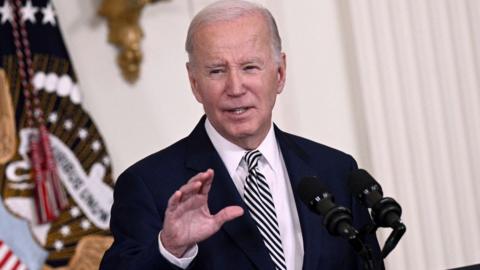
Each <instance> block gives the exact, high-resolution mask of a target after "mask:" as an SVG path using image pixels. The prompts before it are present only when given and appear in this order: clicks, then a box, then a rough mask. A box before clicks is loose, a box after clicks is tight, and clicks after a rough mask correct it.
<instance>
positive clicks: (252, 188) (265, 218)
mask: <svg viewBox="0 0 480 270" xmlns="http://www.w3.org/2000/svg"><path fill="white" fill-rule="evenodd" d="M260 157H262V153H260V151H258V150H253V151H249V152H247V153H246V154H245V156H244V159H245V162H246V163H247V165H248V176H247V179H246V181H245V191H244V200H245V204H246V205H247V207H248V210H249V212H250V215H251V216H252V218H253V219H254V220H255V223H257V228H258V230H259V231H260V234H261V235H262V237H263V242H264V243H265V246H266V247H267V249H268V252H269V254H270V257H271V258H272V260H273V262H274V263H275V269H278V270H286V269H287V267H286V265H285V257H284V255H283V248H282V240H281V238H280V230H279V227H278V222H277V215H276V214H275V205H274V203H273V198H272V194H271V193H270V188H269V187H268V183H267V182H266V181H265V176H264V175H263V174H262V173H261V172H260V171H259V170H258V160H259V159H260Z"/></svg>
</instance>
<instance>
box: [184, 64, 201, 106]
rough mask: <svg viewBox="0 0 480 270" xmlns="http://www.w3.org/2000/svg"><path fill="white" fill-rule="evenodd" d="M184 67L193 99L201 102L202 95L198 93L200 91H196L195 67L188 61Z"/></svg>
mask: <svg viewBox="0 0 480 270" xmlns="http://www.w3.org/2000/svg"><path fill="white" fill-rule="evenodd" d="M186 67H187V72H188V80H189V81H190V88H191V89H192V93H193V95H194V96H195V99H196V100H197V101H198V102H200V103H203V102H202V96H201V95H200V93H199V91H198V81H197V77H196V76H197V74H196V70H195V67H194V66H193V64H192V63H190V62H187V63H186Z"/></svg>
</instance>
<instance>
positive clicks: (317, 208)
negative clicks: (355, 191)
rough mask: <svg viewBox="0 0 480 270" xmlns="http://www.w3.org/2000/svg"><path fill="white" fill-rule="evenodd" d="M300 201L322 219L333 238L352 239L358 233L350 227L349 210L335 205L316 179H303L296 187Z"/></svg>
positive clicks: (350, 214) (331, 197) (325, 189)
mask: <svg viewBox="0 0 480 270" xmlns="http://www.w3.org/2000/svg"><path fill="white" fill-rule="evenodd" d="M298 193H299V195H300V199H301V200H302V201H303V202H304V203H305V204H306V205H307V206H308V207H309V208H310V210H312V211H313V212H315V213H317V214H319V215H320V216H321V217H322V218H323V225H324V226H325V227H326V228H327V231H328V232H329V233H330V234H332V235H335V236H341V237H344V238H346V239H349V240H351V239H354V238H356V237H357V235H358V231H357V230H356V229H355V228H354V227H353V226H352V213H351V211H350V210H349V209H347V208H345V207H343V206H338V205H336V204H335V203H334V202H333V200H334V198H333V196H332V194H330V193H329V192H328V191H327V188H326V187H325V186H324V185H323V184H322V183H321V182H320V180H319V179H317V178H316V177H304V178H302V180H301V181H300V184H299V185H298Z"/></svg>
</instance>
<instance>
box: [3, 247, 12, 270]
mask: <svg viewBox="0 0 480 270" xmlns="http://www.w3.org/2000/svg"><path fill="white" fill-rule="evenodd" d="M12 254H13V253H12V251H11V250H10V249H8V251H7V254H5V255H4V256H3V258H0V269H1V267H3V266H4V265H5V264H6V263H7V261H8V259H9V258H10V256H12Z"/></svg>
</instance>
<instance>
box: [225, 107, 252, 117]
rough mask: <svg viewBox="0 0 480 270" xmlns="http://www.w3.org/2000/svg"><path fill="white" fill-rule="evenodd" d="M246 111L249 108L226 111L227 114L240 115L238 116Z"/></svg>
mask: <svg viewBox="0 0 480 270" xmlns="http://www.w3.org/2000/svg"><path fill="white" fill-rule="evenodd" d="M248 109H250V107H239V108H234V109H230V110H227V111H228V112H229V113H233V114H236V115H240V114H242V113H244V112H246V111H247V110H248Z"/></svg>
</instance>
